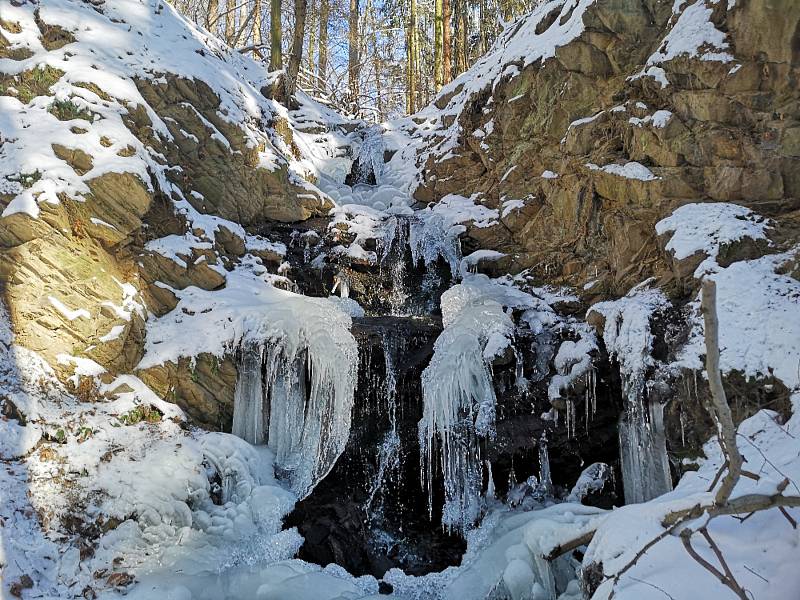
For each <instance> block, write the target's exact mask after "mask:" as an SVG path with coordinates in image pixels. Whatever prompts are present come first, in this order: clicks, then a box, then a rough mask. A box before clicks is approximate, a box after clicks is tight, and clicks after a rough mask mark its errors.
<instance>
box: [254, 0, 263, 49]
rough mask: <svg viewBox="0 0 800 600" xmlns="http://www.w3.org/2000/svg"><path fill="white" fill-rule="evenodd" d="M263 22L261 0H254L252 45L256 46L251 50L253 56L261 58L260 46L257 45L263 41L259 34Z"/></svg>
mask: <svg viewBox="0 0 800 600" xmlns="http://www.w3.org/2000/svg"><path fill="white" fill-rule="evenodd" d="M262 24H263V19H262V15H261V0H254V6H253V46H256V48H255V49H254V50H253V58H256V59H258V58H263V55H262V54H261V48H258V47H257V46H261V45H262V44H263V43H264V38H263V36H262V34H261V26H262Z"/></svg>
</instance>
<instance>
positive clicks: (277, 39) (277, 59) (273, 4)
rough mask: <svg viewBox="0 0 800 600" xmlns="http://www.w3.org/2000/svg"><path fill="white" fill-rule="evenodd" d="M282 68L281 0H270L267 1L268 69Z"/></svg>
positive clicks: (276, 69)
mask: <svg viewBox="0 0 800 600" xmlns="http://www.w3.org/2000/svg"><path fill="white" fill-rule="evenodd" d="M282 68H283V57H282V56H281V0H270V3H269V70H270V71H278V70H280V69H282Z"/></svg>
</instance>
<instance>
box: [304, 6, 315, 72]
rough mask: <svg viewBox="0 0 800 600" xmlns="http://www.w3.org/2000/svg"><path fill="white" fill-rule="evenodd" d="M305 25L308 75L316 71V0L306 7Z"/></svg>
mask: <svg viewBox="0 0 800 600" xmlns="http://www.w3.org/2000/svg"><path fill="white" fill-rule="evenodd" d="M306 24H307V25H308V49H307V52H306V55H307V56H308V59H307V61H308V62H307V64H308V70H309V72H310V73H315V72H316V71H317V68H316V64H315V62H314V61H315V60H316V54H315V53H316V51H317V2H316V0H311V6H309V7H308V19H306Z"/></svg>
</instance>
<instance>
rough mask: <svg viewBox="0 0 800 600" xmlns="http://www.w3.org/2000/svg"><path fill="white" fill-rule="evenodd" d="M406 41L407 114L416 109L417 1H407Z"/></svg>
mask: <svg viewBox="0 0 800 600" xmlns="http://www.w3.org/2000/svg"><path fill="white" fill-rule="evenodd" d="M406 37H407V38H408V41H407V42H406V53H407V59H408V64H407V70H408V106H407V109H408V113H409V114H411V113H413V112H414V111H415V110H416V107H417V0H409V17H408V32H407V36H406Z"/></svg>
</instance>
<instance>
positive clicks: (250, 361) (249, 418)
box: [232, 345, 267, 444]
mask: <svg viewBox="0 0 800 600" xmlns="http://www.w3.org/2000/svg"><path fill="white" fill-rule="evenodd" d="M262 354H263V348H261V347H259V346H255V345H254V346H248V347H246V348H243V349H242V356H241V360H240V362H239V377H238V378H237V380H236V390H235V391H234V396H233V428H232V433H233V435H236V436H239V437H240V438H242V439H243V440H246V441H248V442H250V443H251V444H263V443H264V442H265V441H266V433H267V423H266V419H267V415H266V413H265V411H264V390H263V380H262V376H261V364H262Z"/></svg>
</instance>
